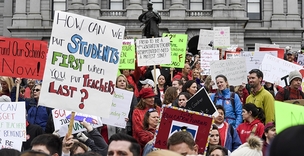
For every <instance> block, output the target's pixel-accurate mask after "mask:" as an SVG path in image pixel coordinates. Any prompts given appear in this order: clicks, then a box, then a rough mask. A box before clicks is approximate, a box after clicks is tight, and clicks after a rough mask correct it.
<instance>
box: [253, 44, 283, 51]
mask: <svg viewBox="0 0 304 156" xmlns="http://www.w3.org/2000/svg"><path fill="white" fill-rule="evenodd" d="M260 47H264V48H280V45H277V44H265V43H255V44H254V51H260Z"/></svg>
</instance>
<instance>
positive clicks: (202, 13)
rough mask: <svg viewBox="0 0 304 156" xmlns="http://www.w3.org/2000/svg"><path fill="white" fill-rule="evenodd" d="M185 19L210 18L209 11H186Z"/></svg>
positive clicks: (210, 12) (210, 13)
mask: <svg viewBox="0 0 304 156" xmlns="http://www.w3.org/2000/svg"><path fill="white" fill-rule="evenodd" d="M186 17H212V11H211V10H187V11H186Z"/></svg>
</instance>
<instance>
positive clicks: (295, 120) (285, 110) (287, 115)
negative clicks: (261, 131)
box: [274, 101, 304, 133]
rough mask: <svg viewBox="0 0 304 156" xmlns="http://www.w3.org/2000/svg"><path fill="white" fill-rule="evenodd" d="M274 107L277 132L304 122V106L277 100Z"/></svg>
mask: <svg viewBox="0 0 304 156" xmlns="http://www.w3.org/2000/svg"><path fill="white" fill-rule="evenodd" d="M274 109H275V118H276V119H275V122H276V131H277V133H280V132H282V131H283V130H284V129H286V128H288V127H291V126H295V125H302V124H304V113H303V112H304V107H303V106H300V105H295V104H290V103H285V102H280V101H275V102H274Z"/></svg>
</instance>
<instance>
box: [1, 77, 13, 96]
mask: <svg viewBox="0 0 304 156" xmlns="http://www.w3.org/2000/svg"><path fill="white" fill-rule="evenodd" d="M0 82H5V83H6V84H7V87H8V92H9V93H10V92H11V91H12V89H13V87H14V86H15V83H14V80H13V78H11V77H7V76H0ZM6 92H7V91H3V90H2V88H1V91H0V93H1V94H4V93H6Z"/></svg>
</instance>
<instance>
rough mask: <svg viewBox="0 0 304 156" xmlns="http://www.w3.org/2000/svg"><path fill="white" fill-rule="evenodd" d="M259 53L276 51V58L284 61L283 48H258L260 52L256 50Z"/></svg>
mask: <svg viewBox="0 0 304 156" xmlns="http://www.w3.org/2000/svg"><path fill="white" fill-rule="evenodd" d="M258 51H260V52H263V51H276V52H278V58H281V59H284V53H285V49H283V48H265V47H260V50H258Z"/></svg>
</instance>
